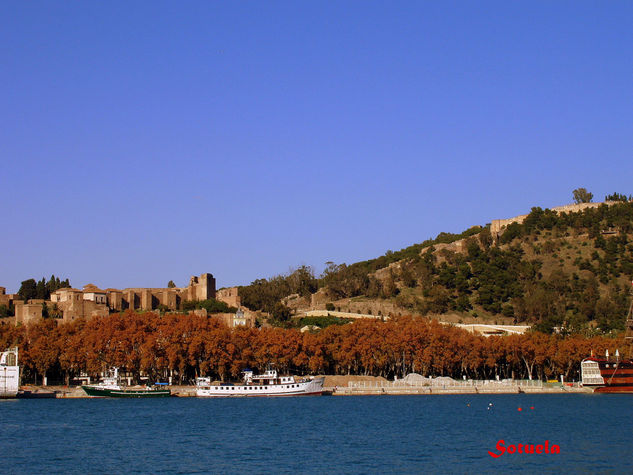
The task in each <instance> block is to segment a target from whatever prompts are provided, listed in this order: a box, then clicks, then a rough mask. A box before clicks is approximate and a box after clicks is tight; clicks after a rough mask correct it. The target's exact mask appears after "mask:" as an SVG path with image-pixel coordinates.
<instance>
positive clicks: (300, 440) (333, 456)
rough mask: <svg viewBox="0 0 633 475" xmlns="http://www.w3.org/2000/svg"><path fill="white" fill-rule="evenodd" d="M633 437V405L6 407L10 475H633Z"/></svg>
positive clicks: (3, 463)
mask: <svg viewBox="0 0 633 475" xmlns="http://www.w3.org/2000/svg"><path fill="white" fill-rule="evenodd" d="M519 408H520V409H521V410H519ZM632 428H633V395H582V394H581V395H542V394H541V395H529V394H519V395H490V396H487V395H459V396H364V397H363V396H358V397H292V398H235V399H231V398H229V399H197V398H166V399H58V400H54V399H41V400H2V401H0V457H1V459H0V470H1V471H2V472H4V473H29V474H31V473H240V474H249V473H422V472H431V473H440V472H442V473H494V472H499V473H507V472H511V471H513V472H523V473H543V472H546V473H558V472H573V473H605V472H606V473H632V472H633V440H632V437H631V429H632ZM500 440H503V441H504V447H509V446H510V445H515V446H518V444H532V445H534V446H536V445H539V444H541V445H542V444H545V441H546V440H547V441H549V442H548V444H549V447H550V448H551V447H552V446H553V445H557V446H558V447H560V453H549V454H545V453H543V454H536V453H535V454H524V453H516V452H515V453H514V454H509V453H507V452H506V453H504V454H503V455H502V456H500V457H498V458H493V457H492V456H491V455H489V452H493V453H495V454H498V453H499V451H498V450H496V448H495V447H496V446H497V444H498V443H499V441H500Z"/></svg>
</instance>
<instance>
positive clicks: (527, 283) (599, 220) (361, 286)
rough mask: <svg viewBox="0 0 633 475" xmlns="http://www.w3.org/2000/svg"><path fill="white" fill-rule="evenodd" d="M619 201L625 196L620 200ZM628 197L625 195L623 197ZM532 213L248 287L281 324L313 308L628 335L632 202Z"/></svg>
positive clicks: (245, 291) (249, 299) (248, 299)
mask: <svg viewBox="0 0 633 475" xmlns="http://www.w3.org/2000/svg"><path fill="white" fill-rule="evenodd" d="M616 195H617V194H616ZM617 196H621V195H617ZM593 206H594V207H592V208H587V209H584V210H581V211H578V212H556V211H553V210H548V209H545V210H543V209H541V208H533V209H532V211H531V212H530V213H529V214H528V215H526V216H523V217H521V219H520V220H518V222H508V224H507V225H506V226H504V227H502V228H501V229H500V230H499V231H498V232H496V231H497V230H496V229H495V232H494V233H491V230H490V226H484V227H481V226H475V227H472V228H470V229H468V230H467V231H465V232H463V233H461V234H449V233H440V234H439V235H438V236H437V237H436V238H435V239H433V240H428V241H426V242H423V243H420V244H415V245H412V246H410V247H408V248H406V249H402V250H400V251H397V252H388V253H386V254H385V255H384V256H381V257H379V258H376V259H372V260H369V261H363V262H358V263H355V264H351V265H346V264H340V265H337V264H334V263H328V266H327V268H326V269H325V271H324V273H323V275H322V276H320V277H319V278H316V277H315V276H314V275H313V273H312V271H311V269H310V268H309V267H306V266H303V267H300V268H299V269H297V270H296V271H294V272H292V273H290V274H289V275H285V276H277V277H274V278H271V279H260V280H258V281H255V282H253V283H252V284H251V285H250V286H245V287H241V288H240V294H241V295H242V296H243V297H242V298H243V300H242V301H243V303H244V304H245V305H246V306H248V307H250V308H254V309H258V310H262V311H266V312H269V313H270V314H271V315H272V316H273V319H274V320H275V321H277V322H283V321H285V320H287V319H288V318H289V316H290V315H291V314H292V313H295V314H299V313H300V312H301V311H303V310H306V309H314V308H316V309H326V308H328V309H331V310H333V309H336V310H340V311H344V312H345V311H349V312H356V313H369V314H373V315H384V316H386V315H402V314H412V315H425V316H433V317H436V318H439V319H441V320H448V321H453V322H457V321H463V322H473V321H480V322H481V321H489V322H498V323H501V322H504V323H512V322H514V323H523V322H526V323H529V324H533V325H535V326H536V327H537V328H538V329H540V330H543V331H546V332H551V331H553V329H554V328H555V327H556V328H557V330H558V331H560V330H561V329H563V331H568V332H599V333H608V332H612V331H618V330H622V329H623V328H624V320H625V316H626V313H627V310H628V305H629V292H630V288H631V284H630V282H631V279H632V278H633V202H630V201H628V200H626V199H625V200H623V201H618V202H607V203H604V204H595V205H593Z"/></svg>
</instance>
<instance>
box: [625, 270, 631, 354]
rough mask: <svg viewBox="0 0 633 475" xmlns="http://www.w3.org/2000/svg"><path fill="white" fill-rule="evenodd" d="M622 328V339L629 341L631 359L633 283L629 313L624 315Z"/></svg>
mask: <svg viewBox="0 0 633 475" xmlns="http://www.w3.org/2000/svg"><path fill="white" fill-rule="evenodd" d="M624 328H625V329H626V331H625V333H624V339H625V340H629V357H633V281H632V282H631V304H630V305H629V313H627V315H626V322H625V323H624Z"/></svg>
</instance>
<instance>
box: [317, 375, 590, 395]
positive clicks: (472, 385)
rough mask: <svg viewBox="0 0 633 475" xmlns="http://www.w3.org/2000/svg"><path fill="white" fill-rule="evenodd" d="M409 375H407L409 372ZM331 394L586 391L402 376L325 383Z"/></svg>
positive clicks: (535, 384) (545, 385)
mask: <svg viewBox="0 0 633 475" xmlns="http://www.w3.org/2000/svg"><path fill="white" fill-rule="evenodd" d="M409 376H411V375H409ZM327 389H328V390H329V391H331V393H332V395H334V396H372V395H373V396H376V395H411V394H420V395H422V394H427V395H429V394H520V393H529V394H536V393H543V394H564V393H590V392H591V389H588V388H583V387H580V386H578V384H577V383H567V384H560V383H543V382H542V381H525V380H502V381H496V380H492V381H481V380H467V381H458V380H453V379H451V378H423V377H420V378H418V379H417V380H416V379H412V378H406V379H404V380H397V381H373V382H372V381H350V382H349V383H348V384H347V386H335V387H328V388H327Z"/></svg>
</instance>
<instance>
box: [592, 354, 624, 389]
mask: <svg viewBox="0 0 633 475" xmlns="http://www.w3.org/2000/svg"><path fill="white" fill-rule="evenodd" d="M581 370H582V384H583V386H584V387H587V388H592V389H593V392H595V393H620V394H626V393H633V360H631V359H617V360H614V359H608V358H596V357H591V358H586V359H584V360H583V361H582V363H581Z"/></svg>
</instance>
